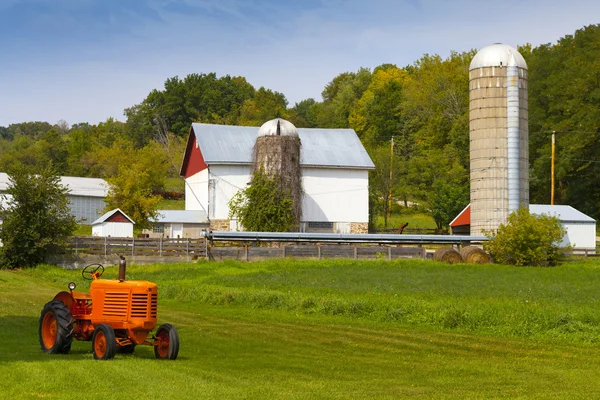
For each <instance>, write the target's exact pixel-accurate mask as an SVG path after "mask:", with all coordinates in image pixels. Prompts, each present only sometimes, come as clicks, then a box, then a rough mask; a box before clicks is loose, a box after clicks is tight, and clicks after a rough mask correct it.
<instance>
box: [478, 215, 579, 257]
mask: <svg viewBox="0 0 600 400" xmlns="http://www.w3.org/2000/svg"><path fill="white" fill-rule="evenodd" d="M485 234H486V236H488V237H489V238H490V240H489V241H488V242H487V243H485V244H484V248H485V250H487V251H488V252H489V253H490V255H491V256H492V258H493V259H494V261H495V262H497V263H501V264H511V265H542V266H546V265H556V263H557V262H558V261H559V260H560V258H561V257H562V255H563V252H564V251H565V250H568V248H564V247H563V248H561V247H560V242H561V241H562V238H563V236H564V235H565V230H564V228H563V227H562V225H561V223H560V220H559V219H558V218H556V217H550V216H548V215H545V214H542V215H533V214H530V213H529V209H528V208H521V209H519V210H517V211H515V212H513V213H512V214H510V215H509V216H508V221H507V223H506V224H500V227H499V228H498V231H497V232H496V233H495V235H494V233H493V232H485Z"/></svg>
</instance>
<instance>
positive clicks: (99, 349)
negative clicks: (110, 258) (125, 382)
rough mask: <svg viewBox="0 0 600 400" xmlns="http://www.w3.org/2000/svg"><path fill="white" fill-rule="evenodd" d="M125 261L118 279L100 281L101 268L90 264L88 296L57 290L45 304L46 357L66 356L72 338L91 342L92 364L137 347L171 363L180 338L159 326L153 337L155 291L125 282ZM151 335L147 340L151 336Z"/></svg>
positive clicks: (149, 286) (72, 286) (43, 342)
mask: <svg viewBox="0 0 600 400" xmlns="http://www.w3.org/2000/svg"><path fill="white" fill-rule="evenodd" d="M125 268H126V264H125V259H124V258H123V257H121V261H120V263H119V279H118V280H107V279H98V278H100V276H102V274H103V273H104V267H103V266H102V265H101V264H92V265H88V266H87V267H85V268H84V269H83V270H82V271H81V275H82V276H83V278H84V279H89V280H91V281H92V283H91V284H90V293H89V294H87V293H82V292H75V291H74V290H75V286H76V285H75V283H74V282H71V283H69V291H68V292H60V293H58V294H57V295H56V296H54V299H53V300H52V301H51V302H49V303H46V305H45V306H44V309H43V310H42V314H41V316H40V327H39V335H40V345H41V346H42V350H43V351H45V352H46V353H51V354H55V353H68V352H69V351H70V350H71V342H72V341H73V338H75V339H77V340H86V341H90V340H91V341H92V351H93V353H94V358H95V359H96V360H108V359H110V358H113V357H114V356H115V353H117V352H121V353H133V351H134V349H135V346H137V345H147V346H154V354H155V355H156V358H159V359H168V360H175V359H176V358H177V354H178V352H179V335H178V334H177V329H175V327H174V326H173V325H170V324H164V325H161V326H160V327H159V328H158V329H157V330H156V333H155V334H153V335H150V332H151V331H152V330H153V329H154V327H155V326H156V316H157V312H156V309H157V302H158V290H157V286H156V284H154V283H152V282H147V281H126V280H125ZM149 335H150V337H149Z"/></svg>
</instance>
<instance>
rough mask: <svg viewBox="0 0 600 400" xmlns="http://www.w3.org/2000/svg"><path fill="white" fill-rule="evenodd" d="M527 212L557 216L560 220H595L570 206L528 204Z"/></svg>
mask: <svg viewBox="0 0 600 400" xmlns="http://www.w3.org/2000/svg"><path fill="white" fill-rule="evenodd" d="M529 212H531V213H532V214H538V215H539V214H547V215H549V216H551V217H557V218H558V219H560V220H561V222H593V223H595V222H596V220H595V219H593V218H592V217H589V216H587V215H585V214H584V213H582V212H581V211H579V210H576V209H574V208H573V207H571V206H557V205H554V206H552V205H550V204H530V205H529Z"/></svg>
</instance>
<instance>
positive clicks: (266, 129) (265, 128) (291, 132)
mask: <svg viewBox="0 0 600 400" xmlns="http://www.w3.org/2000/svg"><path fill="white" fill-rule="evenodd" d="M258 136H259V137H260V136H294V137H298V128H296V127H295V126H294V124H292V123H291V122H290V121H286V120H285V119H283V118H275V119H272V120H270V121H267V122H265V123H264V124H262V126H261V127H260V128H259V129H258Z"/></svg>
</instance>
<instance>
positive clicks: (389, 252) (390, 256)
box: [388, 247, 392, 261]
mask: <svg viewBox="0 0 600 400" xmlns="http://www.w3.org/2000/svg"><path fill="white" fill-rule="evenodd" d="M388 260H390V261H392V248H391V247H388Z"/></svg>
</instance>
